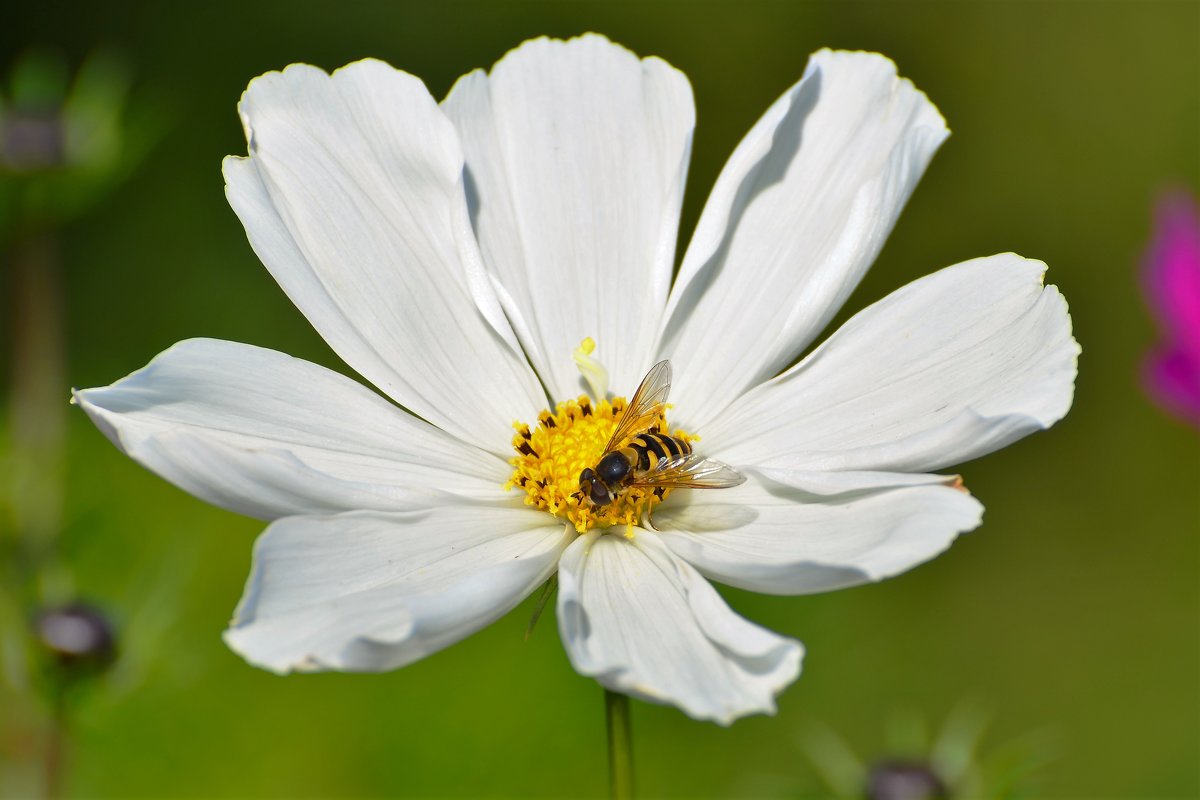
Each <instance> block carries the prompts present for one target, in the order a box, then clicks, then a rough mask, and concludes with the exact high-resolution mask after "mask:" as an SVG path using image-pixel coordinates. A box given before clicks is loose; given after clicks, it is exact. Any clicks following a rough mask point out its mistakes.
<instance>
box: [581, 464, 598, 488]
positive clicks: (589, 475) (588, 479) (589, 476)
mask: <svg viewBox="0 0 1200 800" xmlns="http://www.w3.org/2000/svg"><path fill="white" fill-rule="evenodd" d="M595 482H596V473H595V472H592V468H591V467H588V468H587V469H585V470H584V471H583V472H581V473H579V488H580V490H582V491H584V492H588V491H590V487H591V485H592V484H593V483H595Z"/></svg>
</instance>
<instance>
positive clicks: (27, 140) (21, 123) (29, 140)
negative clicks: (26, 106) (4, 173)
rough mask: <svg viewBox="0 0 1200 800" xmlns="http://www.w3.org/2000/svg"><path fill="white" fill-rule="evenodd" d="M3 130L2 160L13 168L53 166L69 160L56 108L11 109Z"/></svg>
mask: <svg viewBox="0 0 1200 800" xmlns="http://www.w3.org/2000/svg"><path fill="white" fill-rule="evenodd" d="M2 130H3V134H4V135H3V141H2V142H0V145H2V146H0V156H2V158H0V161H2V162H3V164H4V166H5V167H7V168H8V169H10V170H12V171H13V172H31V171H33V170H40V169H50V168H52V167H58V166H61V165H62V164H64V163H65V162H66V143H65V138H66V137H65V133H64V131H63V124H62V119H61V117H60V116H59V113H58V110H57V109H52V110H46V111H30V110H13V111H10V112H9V113H8V114H7V115H6V116H5V118H4V120H3V126H2Z"/></svg>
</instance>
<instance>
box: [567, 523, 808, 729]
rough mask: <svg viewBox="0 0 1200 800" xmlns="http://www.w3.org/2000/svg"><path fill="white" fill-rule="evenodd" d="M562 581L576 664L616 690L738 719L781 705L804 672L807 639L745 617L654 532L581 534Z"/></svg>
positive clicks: (702, 714)
mask: <svg viewBox="0 0 1200 800" xmlns="http://www.w3.org/2000/svg"><path fill="white" fill-rule="evenodd" d="M558 587H559V589H558V626H559V632H560V634H561V636H562V640H563V645H564V646H565V647H566V648H567V655H568V656H569V657H570V659H571V664H572V665H573V666H574V667H575V669H576V670H577V671H579V672H580V673H581V674H583V675H590V676H592V677H594V678H595V679H596V680H598V681H599V682H600V683H601V684H603V685H604V686H606V687H607V688H609V689H612V690H614V691H619V692H624V693H627V694H631V695H634V696H636V697H640V698H642V699H644V700H649V701H651V702H654V703H669V704H671V705H675V706H678V707H679V708H681V709H682V710H683V711H684V712H686V713H687V714H688V715H689V716H691V717H693V718H695V719H702V720H712V721H714V722H718V723H720V724H722V725H728V724H730V723H732V722H733V721H734V720H736V719H738V718H739V717H743V716H746V715H747V714H773V713H775V695H776V694H778V693H779V692H780V691H782V690H783V688H784V687H785V686H787V685H788V684H790V683H791V682H792V681H794V680H795V679H796V677H797V676H798V675H799V674H800V661H801V659H802V658H803V655H804V648H803V646H802V645H801V644H800V643H799V642H797V641H794V640H792V639H787V638H784V637H782V636H779V635H777V634H774V633H772V632H771V631H768V630H766V629H765V628H761V627H759V626H757V625H755V624H753V623H751V622H747V621H746V620H745V619H743V618H741V617H739V616H738V615H737V614H735V613H734V612H733V611H732V610H730V608H729V607H728V606H727V605H725V602H724V601H723V600H722V599H721V596H720V595H718V594H717V591H716V589H714V588H713V587H712V586H710V585H709V584H708V582H707V581H705V580H704V579H703V578H702V577H700V575H699V574H698V573H697V572H696V570H694V569H693V568H692V567H691V566H690V565H689V564H687V563H686V562H685V561H682V560H680V559H679V558H677V557H676V556H675V555H674V554H672V553H671V551H670V550H668V549H667V548H666V547H665V546H664V545H663V543H662V542H661V541H660V540H659V538H658V536H657V535H656V534H654V533H652V532H650V531H645V530H638V531H637V532H636V536H634V538H632V539H627V538H625V537H624V536H612V535H606V536H601V535H597V534H596V533H594V532H593V533H589V534H586V535H585V536H581V537H579V538H578V539H576V540H575V541H574V542H573V543H572V544H571V546H570V547H568V548H567V550H566V552H565V553H564V554H563V557H562V563H561V565H560V567H559V575H558Z"/></svg>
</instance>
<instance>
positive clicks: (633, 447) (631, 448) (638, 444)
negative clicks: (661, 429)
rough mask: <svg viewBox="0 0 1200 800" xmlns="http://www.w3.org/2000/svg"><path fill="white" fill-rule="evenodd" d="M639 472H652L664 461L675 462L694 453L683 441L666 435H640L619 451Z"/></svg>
mask: <svg viewBox="0 0 1200 800" xmlns="http://www.w3.org/2000/svg"><path fill="white" fill-rule="evenodd" d="M619 452H620V453H621V454H622V455H623V456H625V458H627V459H628V460H629V464H630V465H631V466H632V467H633V469H634V470H636V471H638V472H652V471H653V470H654V469H655V468H656V467H657V466H658V463H659V462H660V461H662V460H664V459H667V460H673V459H675V458H678V457H679V456H683V455H687V454H688V453H690V452H692V446H691V445H690V444H688V443H687V442H685V441H684V440H683V439H676V438H675V437H674V436H668V435H666V434H665V433H639V434H638V435H637V436H635V437H634V438H633V439H632V440H631V441H630V442H629V444H628V445H626V446H625V447H623V448H621V450H620V451H619Z"/></svg>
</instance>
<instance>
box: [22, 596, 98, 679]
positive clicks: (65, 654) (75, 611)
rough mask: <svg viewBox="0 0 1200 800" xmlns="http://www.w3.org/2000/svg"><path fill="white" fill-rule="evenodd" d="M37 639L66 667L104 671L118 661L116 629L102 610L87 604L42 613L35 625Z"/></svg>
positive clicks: (71, 605) (73, 604)
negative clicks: (116, 659) (104, 668)
mask: <svg viewBox="0 0 1200 800" xmlns="http://www.w3.org/2000/svg"><path fill="white" fill-rule="evenodd" d="M34 635H35V636H36V638H37V641H38V643H39V644H40V645H41V646H42V647H43V648H45V650H46V651H47V652H48V653H49V654H50V655H51V656H53V658H54V659H55V660H56V661H57V662H58V663H59V664H60V665H62V666H63V667H68V668H70V667H82V666H89V667H96V668H103V667H106V666H108V665H109V664H110V663H112V661H113V659H114V658H116V654H117V646H116V645H117V643H116V636H115V634H114V633H113V628H112V625H111V624H110V623H109V621H108V619H107V618H105V616H104V615H103V614H102V613H100V611H99V610H97V609H95V608H93V607H92V606H89V605H86V604H84V603H70V604H68V605H65V606H60V607H58V608H48V609H45V610H43V611H41V612H40V613H39V614H38V615H37V619H36V620H35V621H34Z"/></svg>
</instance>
